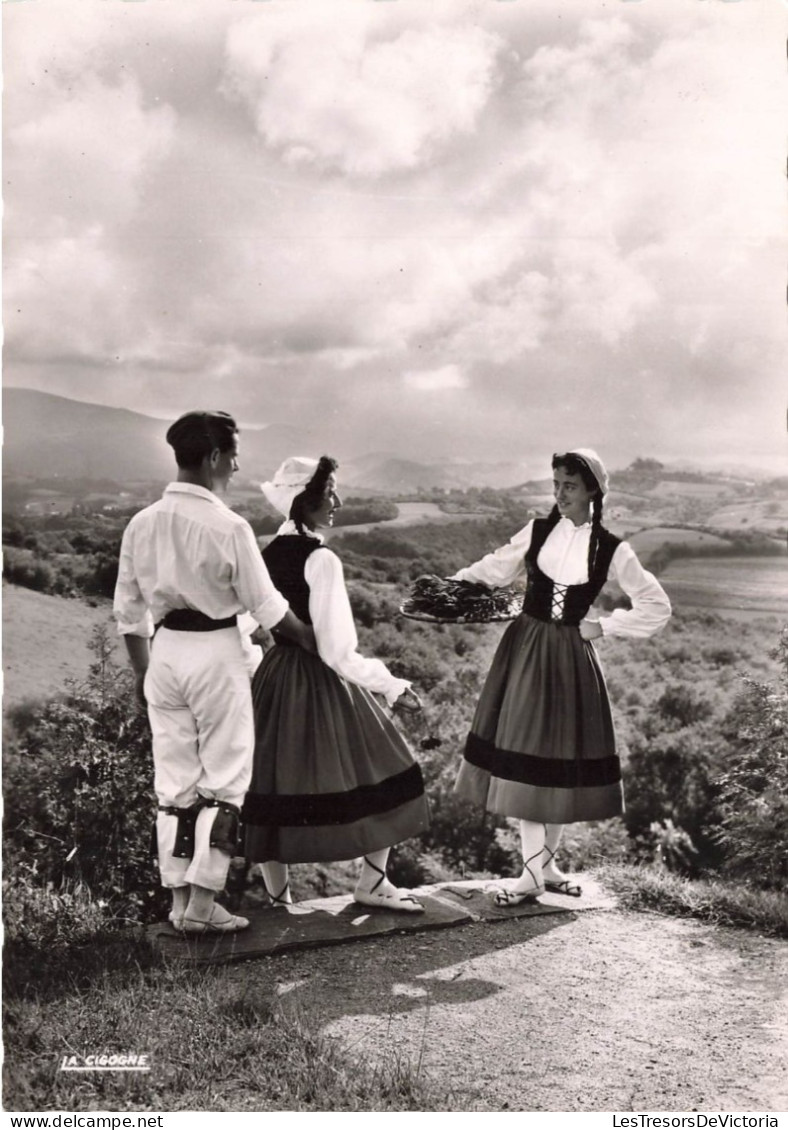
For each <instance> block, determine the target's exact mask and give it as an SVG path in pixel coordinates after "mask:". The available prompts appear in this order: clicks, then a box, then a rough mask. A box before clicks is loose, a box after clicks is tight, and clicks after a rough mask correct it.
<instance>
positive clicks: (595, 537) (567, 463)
mask: <svg viewBox="0 0 788 1130" xmlns="http://www.w3.org/2000/svg"><path fill="white" fill-rule="evenodd" d="M552 467H553V470H554V471H555V470H556V469H557V468H558V467H562V468H563V469H564V470H565V471H566V473H567V475H579V476H580V478H581V479H582V480H583V486H584V487H585V488H586V490H591V491H593V492H594V498H593V501H592V503H591V537H590V538H589V541H588V579H589V581H590V580H592V578H593V576H594V568H595V566H596V563H597V550H598V549H599V534H600V531H601V529H602V491H601V490H600V487H599V483H598V482H597V479H596V475H594V473H593V472H592V471H591V469H590V467H589V466H588V464H587V463H586V462H585V460H584V459H581V458H580V457H579V456H578V455H573V454H571V452H570V453H569V454H567V455H554V456H553V462H552ZM560 518H561V514H560V511H559V509H558V507H557V506H553V509H552V510H551V511H550V513H549V515H548V521H549V523H550V527H549V529H550V530H552V528H553V526H555V525H557V524H558V522H559V520H560Z"/></svg>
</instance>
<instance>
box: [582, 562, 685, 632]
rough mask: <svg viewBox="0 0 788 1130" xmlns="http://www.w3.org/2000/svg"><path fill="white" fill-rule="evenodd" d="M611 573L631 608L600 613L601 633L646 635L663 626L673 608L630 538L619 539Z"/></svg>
mask: <svg viewBox="0 0 788 1130" xmlns="http://www.w3.org/2000/svg"><path fill="white" fill-rule="evenodd" d="M610 576H611V579H612V580H615V581H617V582H618V584H619V585H620V586H621V588H622V589H623V591H624V592H625V593H626V594H627V596H628V597H629V599H630V600H631V601H632V608H631V609H625V608H616V609H615V611H613V612H611V614H610V615H609V616H603V617H601V619H600V621H599V625H600V627H601V628H602V633H603V635H606V636H629V637H630V638H632V639H645V638H646V637H647V636H652V635H653V634H654V633H655V632H658V631H659V630H660V628H664V627H665V625H666V624H667V622H668V620H669V619H670V616H671V611H672V610H671V607H670V601H669V600H668V596H667V593H666V592H665V590H664V589H663V587H662V585H661V584H660V583H659V581H658V580H657V578H656V577H655V576H654V574H653V573H649V572H648V570H647V569H644V568H643V566H642V565H641V564H640V562H639V561H638V559H637V555H636V554H635V551H634V549H633V548H632V546H631V545H630V544H629V542H626V541H622V542H621V544H620V545H619V546H618V548H617V549H616V552H615V553H614V554H613V560H612V562H611V567H610Z"/></svg>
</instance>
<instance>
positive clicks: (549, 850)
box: [542, 824, 566, 883]
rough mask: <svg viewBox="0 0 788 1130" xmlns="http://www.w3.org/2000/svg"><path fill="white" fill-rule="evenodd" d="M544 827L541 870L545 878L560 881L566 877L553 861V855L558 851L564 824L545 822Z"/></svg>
mask: <svg viewBox="0 0 788 1130" xmlns="http://www.w3.org/2000/svg"><path fill="white" fill-rule="evenodd" d="M544 829H545V835H544V850H543V851H542V870H543V872H544V877H545V879H549V880H550V882H551V883H562V882H563V881H564V880H565V879H566V875H564V874H562V873H561V872H560V871H559V870H558V867H557V866H556V863H555V855H556V852H557V851H558V845H559V844H560V843H561V836H562V835H563V832H564V825H563V824H545V826H544Z"/></svg>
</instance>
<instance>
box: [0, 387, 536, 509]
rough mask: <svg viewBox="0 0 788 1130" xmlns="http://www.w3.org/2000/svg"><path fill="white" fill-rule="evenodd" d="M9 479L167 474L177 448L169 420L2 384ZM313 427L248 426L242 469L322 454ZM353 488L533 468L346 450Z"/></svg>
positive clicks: (478, 480)
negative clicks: (432, 461) (168, 437)
mask: <svg viewBox="0 0 788 1130" xmlns="http://www.w3.org/2000/svg"><path fill="white" fill-rule="evenodd" d="M3 425H4V435H5V444H4V452H3V462H4V477H5V478H6V479H17V478H33V479H53V478H59V479H96V480H98V479H111V480H114V481H116V482H121V483H122V482H124V481H126V482H139V481H165V482H166V481H167V480H169V479H170V478H171V477H172V473H173V466H174V464H173V459H172V451H171V450H170V448H169V447H168V446H167V444H166V442H165V439H164V435H165V433H166V430H167V426H168V425H167V422H166V421H164V420H158V419H155V418H154V417H152V416H146V415H144V414H143V413H141V412H132V411H129V410H128V409H126V408H110V407H107V406H106V405H101V404H88V403H85V402H83V401H79V400H70V399H68V398H67V397H64V396H54V395H52V394H51V393H47V392H38V391H34V390H33V389H24V388H6V389H4V391H3ZM320 454H322V452H321V451H318V450H317V449H316V447H315V441H314V439H313V437H312V436H311V434H310V433H309V431H308V430H306V429H299V428H297V427H292V426H287V425H285V426H282V425H276V426H270V427H265V428H242V430H241V473H242V475H243V477H244V478H249V479H257V480H262V479H265V478H269V477H270V476H271V475H272V474H273V472H274V471H275V470H276V468H277V467H278V466H279V464H280V463H281V462H282V460H283V459H285V458H286V457H287V456H288V455H320ZM341 474H342V483H343V485H344V486H345V488H346V489H347V488H348V487H352V488H353V489H354V490H358V491H364V490H366V491H370V492H373V491H374V492H375V493H378V494H379V493H386V492H391V493H400V494H401V493H408V492H410V491H416V490H418V489H419V488H420V487H424V488H427V489H429V488H432V487H443V488H447V489H448V488H452V487H453V488H459V489H465V488H467V487H470V486H477V487H485V486H489V487H508V486H512V485H514V484H516V483H520V482H523V481H524V480H525V479H526V478H527V477H528V475H529V467H528V465H527V464H525V463H471V462H469V463H461V462H456V463H455V462H441V463H437V464H424V463H418V462H414V461H410V460H406V459H401V458H399V457H398V456H397V455H395V454H392V453H391V452H376V453H371V454H366V455H359V456H356V457H350V458H343V459H342V464H341Z"/></svg>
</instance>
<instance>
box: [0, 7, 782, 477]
mask: <svg viewBox="0 0 788 1130" xmlns="http://www.w3.org/2000/svg"><path fill="white" fill-rule="evenodd" d="M787 13H788V9H787V8H786V5H785V4H784V3H783V0H728V2H726V0H560V3H559V2H557V0H138V2H128V0H62V2H61V0H20V2H15V3H4V4H3V5H2V19H3V39H4V56H5V58H4V81H5V94H4V116H5V121H4V132H5V151H4V157H3V183H4V199H5V247H4V281H3V287H4V297H3V301H4V322H5V349H4V380H5V383H6V384H7V385H17V386H23V387H28V388H37V389H43V390H46V391H50V392H56V393H60V394H62V395H65V396H71V397H74V398H75V399H79V400H91V401H96V402H99V403H104V404H111V405H116V406H121V407H127V408H133V409H136V410H139V411H144V412H147V413H149V414H151V415H156V416H163V417H169V416H172V415H174V414H178V413H180V412H181V411H184V410H186V409H187V408H190V407H194V406H204V405H215V406H218V407H223V408H227V409H229V410H231V411H233V412H235V413H236V414H237V416H238V417H239V418H240V419H241V420H242V421H243V422H245V423H247V424H253V423H256V424H264V423H271V422H273V423H286V424H293V425H297V426H299V427H305V428H309V429H311V430H312V433H313V434H314V436H315V442H316V444H319V445H320V446H321V447H324V446H325V447H328V448H329V449H330V450H332V451H334V452H336V453H337V454H339V455H343V454H344V455H350V454H362V453H364V452H370V451H384V450H385V451H394V452H397V453H399V454H402V455H404V456H408V457H412V458H416V459H420V460H425V461H432V460H434V459H436V458H447V457H450V456H461V457H467V458H470V459H474V460H485V461H490V462H493V461H502V460H510V459H526V460H530V459H531V458H535V459H538V460H541V459H543V458H544V457H545V456H546V455H547V454H549V453H550V452H551V451H553V450H555V449H558V448H562V447H567V446H575V445H580V444H586V445H593V446H597V447H598V448H599V450H600V451H601V452H602V453H603V454H605V455H606V456H607V457H608V459H609V461H610V462H611V463H612V464H613V465H614V466H615V465H620V464H621V463H623V462H625V461H628V460H629V459H630V458H633V457H634V456H636V455H653V456H657V457H660V458H666V459H676V458H686V459H693V460H703V461H708V460H713V459H722V460H724V461H727V462H731V461H739V462H740V461H747V460H754V461H755V462H756V463H761V464H766V465H770V466H773V467H776V466H777V465H778V461H779V460H780V457H781V455H782V452H783V445H784V438H785V404H784V401H785V396H784V393H785V383H786V382H785V373H786V313H785V284H786V265H785V264H786V234H787V223H786V193H785V179H784V167H785V149H786V146H785V132H786V131H785V119H784V106H785V96H786V77H785V69H786V68H785V36H786V32H788V14H787Z"/></svg>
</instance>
